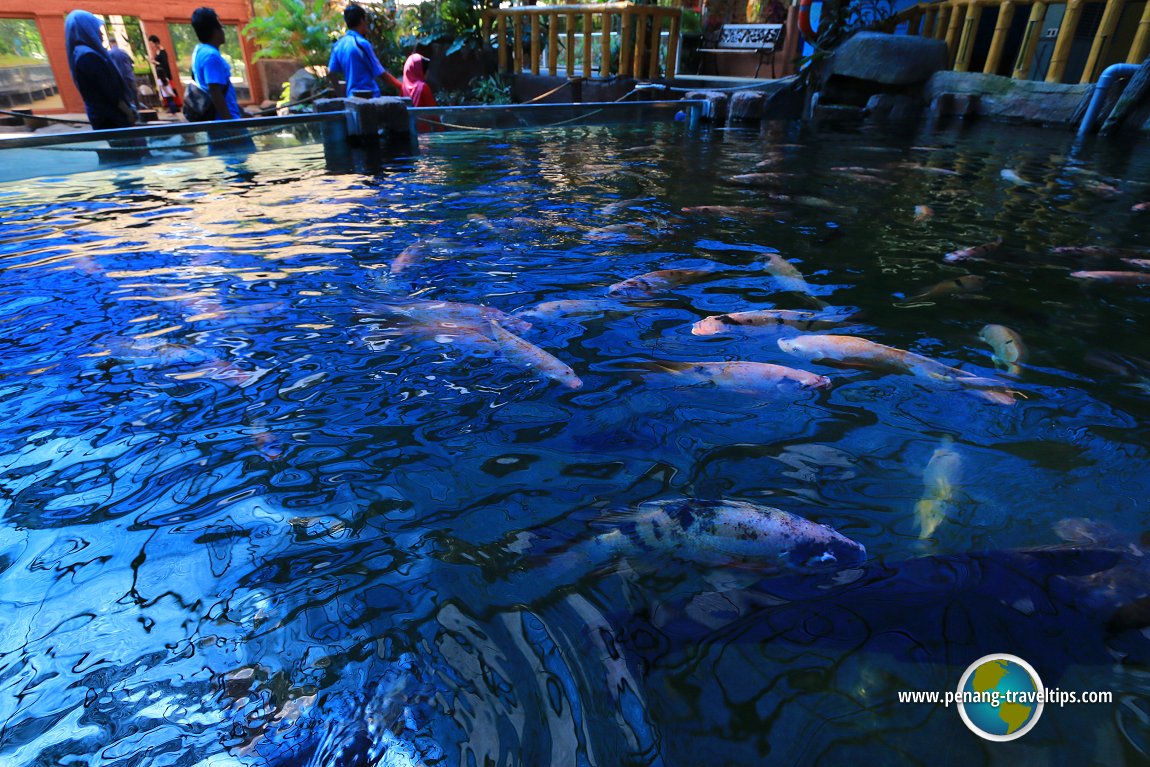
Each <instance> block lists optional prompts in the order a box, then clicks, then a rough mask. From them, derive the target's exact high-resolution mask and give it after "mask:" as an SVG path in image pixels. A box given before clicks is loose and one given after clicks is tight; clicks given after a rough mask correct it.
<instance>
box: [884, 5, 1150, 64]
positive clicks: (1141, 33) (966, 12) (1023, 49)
mask: <svg viewBox="0 0 1150 767" xmlns="http://www.w3.org/2000/svg"><path fill="white" fill-rule="evenodd" d="M1104 2H1105V4H1106V5H1105V8H1104V9H1103V11H1102V18H1101V20H1100V21H1099V24H1098V31H1097V32H1095V34H1094V39H1093V42H1092V44H1091V46H1090V53H1089V55H1088V56H1087V59H1086V64H1085V66H1084V67H1083V70H1082V76H1081V78H1080V79H1079V82H1083V83H1090V82H1094V81H1095V80H1097V79H1098V76H1099V75H1100V74H1102V69H1103V67H1102V66H1100V64H1101V62H1103V61H1105V60H1107V59H1111V58H1113V55H1112V54H1113V53H1115V52H1114V51H1111V50H1110V46H1111V44H1112V42H1113V39H1114V34H1115V32H1116V30H1117V28H1118V21H1119V19H1120V18H1121V16H1122V10H1123V8H1124V6H1125V0H1104ZM1054 4H1056V3H1048V2H1043V0H1033V2H1025V1H1023V2H1018V1H1016V0H947V2H941V3H920V4H919V5H916V6H914V7H913V8H907V9H906V10H904V11H902V12H901V13H899V14H897V15H895V16H892V17H891V18H889V19H887V20H885V21H884V22H882V23H881V24H879V25H877V27H876V28H877V29H879V30H882V31H887V32H894V31H896V30H897V29H899V28H900V27H901V26H902V25H903V24H906V32H907V34H911V35H925V36H927V37H933V38H935V39H936V40H946V46H947V48H948V50H949V51H950V60H951V66H952V67H953V68H954V70H955V71H956V72H966V71H969V69H970V63H971V55H972V54H973V52H974V41H975V38H976V35H977V34H978V27H979V23H980V22H981V20H982V10H983V8H992V7H997V8H998V18H997V21H996V22H995V24H994V36H993V37H992V38H991V43H990V49H989V51H988V52H987V55H986V63H985V64H984V66H983V67H982V71H983V72H985V73H987V74H993V73H995V72H997V71H998V68H999V65H1000V64H1001V63H1002V59H1003V56H1005V55H1008V54H1009V55H1013V56H1014V68H1013V75H1012V76H1013V77H1014V78H1015V79H1017V80H1024V79H1026V78H1027V76H1028V73H1029V72H1030V70H1031V68H1032V67H1033V65H1034V58H1035V53H1036V51H1037V48H1038V37H1039V35H1040V34H1041V33H1042V27H1043V24H1042V22H1043V21H1044V20H1045V18H1046V9H1047V7H1048V6H1049V5H1054ZM1057 4H1058V5H1061V4H1063V3H1057ZM1065 5H1066V14H1065V15H1064V16H1063V17H1062V24H1061V25H1060V26H1059V28H1058V37H1057V38H1056V39H1055V42H1054V50H1053V52H1052V53H1051V56H1050V63H1049V65H1048V66H1047V68H1046V74H1045V80H1046V82H1048V83H1060V82H1062V80H1063V77H1064V76H1065V74H1066V65H1067V62H1068V61H1069V60H1070V47H1071V45H1072V44H1073V43H1074V35H1075V32H1076V31H1077V29H1078V22H1079V19H1080V18H1081V17H1082V8H1083V6H1084V5H1085V0H1068V2H1066V3H1065ZM1019 6H1022V7H1023V8H1025V7H1026V6H1029V9H1030V10H1029V12H1030V18H1029V19H1028V20H1027V22H1026V32H1025V33H1024V34H1023V37H1022V42H1021V43H1020V44H1019V46H1018V49H1017V50H1015V51H1007V50H1005V48H1006V40H1007V36H1008V34H1009V31H1010V26H1011V22H1012V21H1013V20H1014V16H1015V14H1016V13H1017V11H1018V8H1019ZM1117 53H1118V54H1119V56H1118V57H1119V58H1121V52H1117ZM1148 53H1150V2H1148V3H1146V7H1145V9H1144V10H1143V11H1142V17H1141V20H1140V21H1139V22H1138V29H1137V30H1136V32H1135V34H1134V39H1133V41H1132V42H1131V44H1130V48H1129V50H1128V51H1127V52H1126V56H1125V61H1126V62H1127V63H1130V64H1141V63H1142V61H1143V60H1144V59H1145V58H1146V56H1147V54H1148Z"/></svg>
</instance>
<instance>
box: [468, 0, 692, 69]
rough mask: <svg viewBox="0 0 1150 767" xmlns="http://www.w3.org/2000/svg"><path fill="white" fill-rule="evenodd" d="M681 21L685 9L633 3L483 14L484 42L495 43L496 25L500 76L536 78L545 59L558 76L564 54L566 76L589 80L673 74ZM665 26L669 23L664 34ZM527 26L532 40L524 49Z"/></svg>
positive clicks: (525, 8)
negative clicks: (522, 74)
mask: <svg viewBox="0 0 1150 767" xmlns="http://www.w3.org/2000/svg"><path fill="white" fill-rule="evenodd" d="M682 16H683V10H682V9H681V8H664V7H660V6H656V5H632V4H631V3H603V4H596V5H521V6H517V7H511V8H493V9H490V10H487V11H484V12H483V38H484V39H485V40H490V39H491V30H492V27H493V26H494V27H495V29H496V39H497V40H498V45H499V69H500V71H502V72H525V71H529V72H530V73H531V74H533V75H538V74H540V73H541V72H542V71H543V59H544V54H546V65H547V66H546V70H547V74H549V75H555V74H558V72H559V71H560V70H559V62H560V54H563V60H564V64H565V70H564V71H565V72H566V74H567V76H568V77H573V76H576V75H582V76H583V77H591V76H592V74H593V73H594V72H596V71H597V72H598V74H599V76H600V77H609V76H610V75H620V76H622V77H640V78H655V77H659V76H660V74H666V75H667V76H671V75H673V74H674V70H675V62H676V61H677V60H678V55H679V25H680V23H681V20H682ZM616 22H618V23H617V24H616ZM664 23H667V24H669V29H668V31H667V32H666V34H664V33H663V26H664ZM528 25H530V32H531V38H530V42H529V43H528V44H527V45H526V46H525V45H524V35H523V32H525V31H526V30H527V27H528ZM544 27H546V31H544ZM613 43H614V44H617V45H618V56H615V55H613V53H614V51H613V47H614V45H613ZM596 54H597V55H598V59H599V61H598V67H596V66H595V63H596V62H595V58H596ZM660 54H662V56H660ZM661 62H662V66H661Z"/></svg>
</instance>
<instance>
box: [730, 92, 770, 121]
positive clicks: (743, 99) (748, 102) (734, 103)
mask: <svg viewBox="0 0 1150 767" xmlns="http://www.w3.org/2000/svg"><path fill="white" fill-rule="evenodd" d="M766 100H767V97H766V95H765V94H763V93H760V92H759V91H737V92H735V93H734V94H732V95H731V116H730V120H731V122H745V121H748V120H752V121H757V120H761V119H762V118H763V104H764V103H765V102H766Z"/></svg>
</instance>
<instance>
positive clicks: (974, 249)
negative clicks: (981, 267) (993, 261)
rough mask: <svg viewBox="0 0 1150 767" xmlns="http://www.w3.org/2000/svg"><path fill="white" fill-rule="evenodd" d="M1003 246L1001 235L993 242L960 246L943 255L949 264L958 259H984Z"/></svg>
mask: <svg viewBox="0 0 1150 767" xmlns="http://www.w3.org/2000/svg"><path fill="white" fill-rule="evenodd" d="M1000 247H1002V238H1001V237H999V238H998V239H996V240H992V241H991V242H984V243H983V244H981V245H972V246H970V247H969V248H960V249H959V250H952V251H951V252H949V253H947V254H946V255H945V256H943V260H944V261H946V262H947V263H949V264H953V263H956V262H958V261H982V260H984V257H985V256H986V255H988V254H990V253H993V252H994V251H996V250H998V249H999V248H1000Z"/></svg>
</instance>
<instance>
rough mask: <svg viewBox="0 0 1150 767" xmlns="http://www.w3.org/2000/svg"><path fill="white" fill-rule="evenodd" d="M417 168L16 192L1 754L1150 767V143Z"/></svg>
mask: <svg viewBox="0 0 1150 767" xmlns="http://www.w3.org/2000/svg"><path fill="white" fill-rule="evenodd" d="M421 142H422V145H421V148H420V151H419V153H418V154H413V155H412V156H410V157H402V158H397V159H390V160H387V161H385V162H384V163H383V164H382V166H381V167H379V168H378V172H376V171H375V170H374V169H373V171H372V172H371V173H365V172H363V171H362V170H360V171H358V172H357V171H356V170H354V169H353V168H347V169H345V170H337V169H333V168H330V167H328V164H327V163H326V162H325V158H324V154H323V149H322V147H320V146H317V145H311V146H298V147H294V148H281V149H276V150H272V151H264V152H258V153H253V154H251V155H234V156H228V155H225V156H219V157H203V158H194V157H193V158H188V159H186V160H182V161H177V162H168V163H164V164H153V165H149V166H143V167H134V168H132V167H129V168H111V169H106V170H104V171H99V172H93V173H85V174H79V175H72V176H54V177H45V178H39V179H32V180H24V181H13V182H9V183H4V184H0V321H2V323H3V325H2V327H3V333H2V342H3V344H4V348H5V362H4V366H3V374H2V380H0V514H2V524H0V600H2V603H3V616H4V617H3V622H2V627H0V762H3V763H4V764H5V765H13V766H16V765H20V766H23V765H29V766H30V765H66V764H67V765H72V764H76V765H78V764H84V765H108V766H111V765H116V766H123V767H127V766H128V765H187V766H192V765H195V766H197V767H238V766H239V765H277V766H279V765H312V766H313V767H319V765H335V764H386V765H414V764H427V765H432V764H444V765H548V764H549V765H587V766H591V765H603V766H610V765H624V764H629V765H668V766H670V765H685V766H686V765H691V766H694V765H699V764H706V765H715V766H717V765H752V764H763V765H766V764H787V765H792V764H793V765H815V764H818V765H840V764H868V765H880V764H890V765H894V764H898V765H903V764H924V765H926V764H929V765H932V767H937V766H938V765H951V764H953V765H960V764H961V765H964V767H965V766H968V765H1011V767H1017V766H1018V765H1038V764H1070V763H1074V764H1107V765H1118V764H1138V763H1145V761H1146V759H1147V758H1150V666H1148V665H1147V664H1148V663H1150V638H1148V637H1150V610H1148V609H1147V605H1148V604H1150V556H1148V554H1150V547H1148V543H1147V541H1148V540H1150V539H1148V538H1147V537H1146V531H1147V530H1148V529H1150V510H1148V508H1147V499H1148V498H1150V471H1148V458H1150V429H1148V428H1147V427H1148V426H1150V334H1148V333H1147V329H1148V328H1150V293H1148V292H1147V290H1150V288H1147V287H1146V284H1145V283H1146V282H1147V281H1150V269H1148V267H1150V261H1147V260H1146V259H1150V212H1148V211H1146V210H1144V208H1145V207H1150V206H1142V208H1143V209H1139V208H1138V206H1140V205H1141V204H1142V203H1146V202H1147V201H1148V200H1150V181H1148V179H1150V147H1147V146H1146V145H1145V144H1142V145H1141V146H1139V145H1119V144H1112V145H1111V144H1107V145H1103V144H1099V145H1097V146H1088V147H1086V148H1085V149H1084V150H1083V151H1074V150H1073V148H1072V146H1071V142H1072V137H1071V136H1070V135H1069V134H1064V133H1060V132H1043V131H1039V130H1032V129H1028V128H1020V127H1009V126H1002V125H983V126H977V125H976V126H963V125H961V124H959V125H955V126H952V127H946V128H944V129H940V130H936V131H926V130H923V131H922V132H921V133H909V134H907V133H897V132H886V131H877V130H875V131H871V130H860V129H857V128H849V127H837V128H836V127H834V126H826V125H824V126H800V125H797V124H795V125H784V124H773V125H769V126H767V127H764V129H763V130H762V131H759V130H757V129H756V130H753V131H739V130H709V131H692V130H688V129H687V128H686V126H684V125H683V124H682V123H673V122H670V121H664V122H662V123H660V124H657V125H645V126H641V127H620V126H614V127H610V128H607V127H566V128H557V129H540V130H521V131H508V132H477V133H466V134H440V135H435V136H432V137H430V138H429V137H426V136H425V137H423V138H421ZM771 509H777V510H779V511H777V512H776V511H771ZM864 549H865V552H864ZM994 654H1006V655H1009V656H1015V657H1016V658H1017V659H1021V660H1022V661H1025V662H1026V663H1028V664H1029V666H1030V668H1029V673H1028V674H1023V676H1024V677H1025V679H1024V680H1023V681H1024V682H1025V683H1027V684H1029V689H1030V691H1031V692H1034V691H1036V690H1039V689H1044V690H1045V691H1046V692H1048V693H1052V692H1060V693H1073V694H1074V695H1076V696H1078V701H1076V702H1070V701H1069V698H1068V697H1067V696H1066V695H1063V697H1061V698H1048V699H1047V700H1046V702H1045V704H1044V705H1040V703H1041V701H1039V699H1038V698H1034V697H1032V698H1025V697H1024V698H1022V699H1020V700H1011V701H1010V704H1011V705H1010V706H1007V705H1005V703H1004V704H1003V706H1002V707H1001V708H999V706H998V705H997V704H996V705H995V706H994V709H992V710H979V709H978V708H977V706H978V705H979V702H978V701H977V700H974V699H970V700H967V701H965V703H964V705H963V706H960V705H958V704H957V703H956V702H952V701H945V700H944V699H943V698H942V697H939V698H938V699H937V700H936V701H935V702H930V698H929V695H931V694H936V693H937V695H939V696H945V695H947V694H948V693H950V694H953V693H955V692H956V690H960V689H964V688H963V687H962V686H963V684H966V687H965V689H967V690H968V691H969V690H973V691H975V692H979V691H982V692H986V690H987V689H989V688H987V687H986V684H989V685H990V687H995V685H996V684H997V685H998V687H996V688H995V689H1000V688H1001V686H1002V685H1003V684H1006V681H1009V680H1007V677H1006V676H1004V675H1005V674H1006V673H1007V670H1008V669H1007V666H1005V665H1004V666H1002V668H1003V673H1002V674H999V675H998V679H999V680H1005V681H995V680H992V681H991V682H989V683H987V682H986V679H985V678H984V677H981V676H980V675H979V673H981V669H982V667H979V673H975V674H974V676H971V675H970V671H969V670H970V669H974V668H975V666H976V665H977V664H976V663H975V662H976V661H979V659H983V658H984V656H988V655H994ZM1004 662H1006V663H1010V664H1012V665H1010V666H1009V671H1010V674H1011V675H1013V674H1014V672H1015V671H1017V670H1018V668H1020V667H1018V666H1016V665H1013V663H1014V662H1013V661H1004ZM965 677H969V680H968V679H967V678H965ZM1039 678H1040V681H1039ZM1010 679H1013V676H1010ZM1012 684H1013V682H1012ZM971 685H973V687H972V686H971ZM979 685H982V687H980V686H979ZM1022 687H1024V688H1025V687H1026V684H1023V685H1022ZM1012 689H1021V688H1017V687H1015V688H1012ZM912 694H914V695H919V694H922V695H924V696H926V697H922V696H920V697H919V699H918V700H917V702H916V701H915V700H913V699H912V698H911V695H912ZM1095 697H1097V698H1102V699H1103V702H1094V698H1095ZM1085 699H1090V702H1084V701H1085ZM995 712H1000V714H1001V715H1000V717H999V718H1000V720H1001V721H1000V722H999V723H1000V724H1001V725H1002V728H1003V729H1002V730H1001V731H1000V732H998V733H997V734H998V737H999V740H997V741H996V740H995V739H993V738H990V739H988V738H986V737H982V736H981V734H986V733H989V734H991V735H993V734H994V732H993V730H994V728H995V726H997V725H995V724H993V723H988V720H987V716H988V715H989V717H990V718H991V719H993V718H994V716H995V715H997V714H996V713H995ZM968 722H969V723H970V724H968ZM980 728H981V730H980ZM980 733H981V734H980ZM1012 738H1013V739H1012ZM1007 741H1009V742H1007ZM341 759H342V760H343V761H340V760H341Z"/></svg>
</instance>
